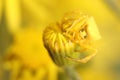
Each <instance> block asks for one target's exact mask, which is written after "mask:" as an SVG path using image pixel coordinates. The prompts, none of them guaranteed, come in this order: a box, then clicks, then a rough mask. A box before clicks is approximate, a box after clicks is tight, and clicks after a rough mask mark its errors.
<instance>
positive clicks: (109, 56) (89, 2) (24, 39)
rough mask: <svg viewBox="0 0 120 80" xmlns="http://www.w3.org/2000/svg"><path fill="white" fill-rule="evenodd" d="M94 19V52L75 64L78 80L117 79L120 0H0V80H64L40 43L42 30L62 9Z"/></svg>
mask: <svg viewBox="0 0 120 80" xmlns="http://www.w3.org/2000/svg"><path fill="white" fill-rule="evenodd" d="M76 9H79V10H81V11H82V12H84V13H87V14H88V15H91V16H93V17H94V18H95V21H96V23H97V25H98V28H99V31H100V33H101V36H102V39H101V40H99V41H97V42H96V44H95V45H96V47H97V48H98V54H97V55H96V56H95V58H94V59H93V60H92V61H90V62H88V63H87V64H80V65H79V66H77V67H76V71H77V72H78V74H79V76H80V78H81V80H120V76H119V75H120V0H0V80H64V78H62V77H65V76H60V74H62V73H63V72H62V71H61V70H60V69H59V68H58V67H57V66H56V65H55V64H54V63H53V62H52V60H51V58H50V57H49V55H48V53H47V51H46V50H45V48H44V46H43V42H42V32H43V30H44V28H45V27H46V26H47V25H48V24H49V23H51V22H55V21H59V20H60V19H61V17H62V16H63V14H64V13H65V12H68V11H71V10H76Z"/></svg>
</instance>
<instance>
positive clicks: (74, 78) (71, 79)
mask: <svg viewBox="0 0 120 80" xmlns="http://www.w3.org/2000/svg"><path fill="white" fill-rule="evenodd" d="M64 70H65V74H66V75H67V77H68V80H80V77H79V75H78V74H77V72H76V71H75V69H74V67H73V66H67V67H65V68H64Z"/></svg>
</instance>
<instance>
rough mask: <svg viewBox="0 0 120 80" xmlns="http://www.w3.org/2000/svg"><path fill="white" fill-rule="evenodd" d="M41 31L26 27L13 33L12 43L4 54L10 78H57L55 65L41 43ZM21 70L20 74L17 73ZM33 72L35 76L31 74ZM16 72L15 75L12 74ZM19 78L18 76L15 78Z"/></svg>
mask: <svg viewBox="0 0 120 80" xmlns="http://www.w3.org/2000/svg"><path fill="white" fill-rule="evenodd" d="M41 37H42V31H40V30H37V29H34V28H31V27H30V28H26V29H24V30H21V31H19V32H17V33H16V34H15V35H14V43H13V45H11V47H10V48H9V50H8V52H7V53H8V54H7V55H6V60H7V61H6V64H5V65H6V67H7V66H8V65H9V68H8V69H12V71H11V80H14V79H16V78H17V77H16V76H21V77H20V80H26V79H27V80H43V78H46V75H48V77H47V80H56V79H57V70H58V69H57V67H56V66H55V65H54V63H53V62H52V61H51V59H50V58H49V55H48V54H47V52H46V50H45V49H44V47H43V43H42V38H41ZM20 71H22V72H21V73H22V74H21V75H18V74H19V72H20ZM32 71H34V72H35V74H36V75H35V76H33V75H32V73H33V72H32ZM14 74H17V75H14ZM17 80H19V78H18V79H17Z"/></svg>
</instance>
